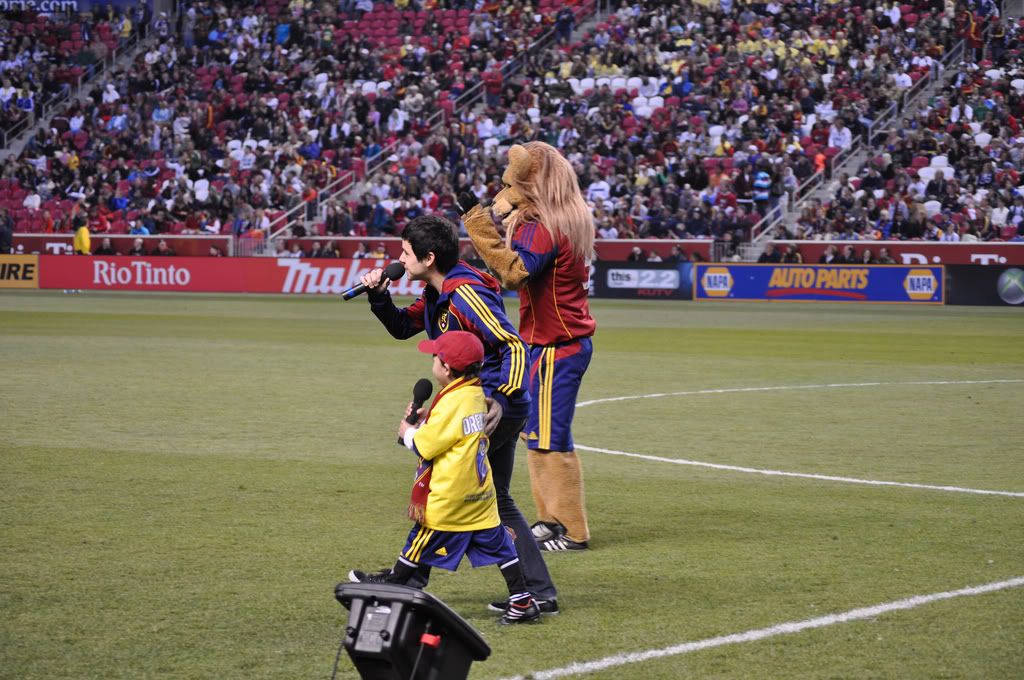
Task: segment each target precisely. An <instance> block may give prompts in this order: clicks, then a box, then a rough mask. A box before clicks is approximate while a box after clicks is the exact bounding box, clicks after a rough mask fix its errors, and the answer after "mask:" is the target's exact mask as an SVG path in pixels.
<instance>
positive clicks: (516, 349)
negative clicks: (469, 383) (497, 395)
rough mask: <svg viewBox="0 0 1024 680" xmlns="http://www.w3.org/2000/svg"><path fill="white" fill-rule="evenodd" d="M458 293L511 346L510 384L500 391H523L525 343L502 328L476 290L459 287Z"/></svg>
mask: <svg viewBox="0 0 1024 680" xmlns="http://www.w3.org/2000/svg"><path fill="white" fill-rule="evenodd" d="M457 292H458V293H459V295H460V296H461V297H462V299H463V300H465V302H466V304H468V305H469V306H470V307H471V308H472V309H473V311H474V312H476V314H477V316H479V317H480V320H481V321H483V322H484V324H485V325H486V326H487V328H489V329H490V331H491V333H493V334H494V335H495V337H497V338H498V339H499V340H501V341H502V342H504V343H505V344H506V345H508V346H509V348H510V349H511V350H512V351H511V362H510V364H509V375H508V382H507V383H506V384H505V385H502V386H501V387H500V388H499V391H500V392H502V393H504V394H511V393H512V392H513V391H515V390H518V389H521V388H522V386H523V378H524V376H525V374H526V364H527V361H526V347H525V346H524V344H523V341H522V340H520V339H519V338H518V337H516V336H515V335H514V334H512V333H509V332H508V331H506V330H505V329H504V328H502V327H501V322H499V321H498V318H497V317H496V316H494V312H492V311H491V308H490V307H488V306H487V303H485V302H484V301H483V300H482V299H481V298H480V296H479V295H478V294H477V292H476V291H475V290H473V289H472V288H471V287H470V286H469V285H462V286H459V288H458V289H457Z"/></svg>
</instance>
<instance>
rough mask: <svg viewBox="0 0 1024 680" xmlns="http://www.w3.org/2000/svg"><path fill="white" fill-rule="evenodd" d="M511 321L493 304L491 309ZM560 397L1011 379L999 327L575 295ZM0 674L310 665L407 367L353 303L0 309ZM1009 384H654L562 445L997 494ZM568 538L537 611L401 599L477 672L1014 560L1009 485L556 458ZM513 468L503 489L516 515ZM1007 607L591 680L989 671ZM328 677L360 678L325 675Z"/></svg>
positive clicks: (954, 576)
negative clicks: (570, 523)
mask: <svg viewBox="0 0 1024 680" xmlns="http://www.w3.org/2000/svg"><path fill="white" fill-rule="evenodd" d="M510 314H511V316H512V317H513V318H515V316H516V311H515V309H514V308H511V309H510ZM594 314H595V316H596V317H597V319H598V323H599V332H598V335H597V337H596V338H595V358H594V362H593V364H592V366H591V369H590V371H589V372H588V374H587V378H586V381H585V383H584V386H583V390H582V394H581V399H583V400H594V399H602V398H607V397H615V396H625V395H643V394H651V393H667V392H692V391H698V390H706V389H716V388H737V387H758V386H778V385H819V384H829V383H862V382H882V383H906V382H914V381H967V380H974V381H979V380H1024V345H1022V343H1021V338H1022V337H1024V316H1022V314H1021V312H1020V310H1014V309H1001V308H956V307H929V308H913V309H906V308H900V307H890V306H884V307H882V306H843V305H796V304H770V305H757V304H744V303H733V304H728V303H722V304H719V303H708V304H705V303H672V302H652V303H646V302H644V303H639V302H638V303H624V302H609V301H598V302H595V303H594ZM0 356H2V357H3V362H4V366H3V370H2V371H0V418H2V421H0V422H2V424H0V485H2V486H0V488H2V492H3V493H2V495H0V508H2V518H3V523H2V525H0V613H2V617H0V677H3V678H52V677H69V678H70V677H75V678H82V677H88V678H140V677H153V678H183V677H185V678H215V677H231V678H240V677H245V678H308V677H325V676H326V675H327V674H328V673H329V671H330V668H331V664H332V662H333V655H334V652H335V650H336V646H337V642H338V636H339V633H340V630H341V628H342V626H343V625H344V622H345V611H344V610H343V609H342V608H341V606H340V605H338V604H337V603H336V602H335V601H334V599H333V587H334V585H335V583H336V582H337V581H339V580H341V579H342V578H343V575H344V574H345V573H346V572H347V571H348V569H350V568H352V567H359V568H377V567H380V566H384V565H386V564H388V563H390V562H391V560H392V559H393V557H394V555H395V554H396V552H397V550H398V549H399V548H400V547H401V545H402V541H403V540H404V537H405V533H406V532H407V531H408V523H407V520H406V519H405V517H404V507H405V503H406V499H407V494H408V486H409V482H410V478H411V474H412V462H411V461H410V460H409V458H408V455H407V454H403V453H402V451H401V449H400V448H398V447H397V446H395V445H394V444H393V431H394V430H395V429H396V427H397V422H398V419H399V417H400V415H401V413H402V410H403V409H404V405H405V404H406V403H407V401H408V398H409V394H410V390H411V387H412V384H413V383H414V382H415V380H416V379H417V378H419V377H425V376H428V375H429V361H428V360H427V359H426V358H425V357H423V356H422V355H420V354H419V353H417V352H416V351H415V349H414V343H413V342H405V343H400V342H396V341H393V340H391V339H390V338H389V337H388V336H387V335H386V333H385V332H384V331H383V329H382V328H381V327H380V326H379V324H377V322H376V320H375V319H373V318H372V317H371V315H370V314H369V312H368V311H367V309H366V306H365V302H362V301H356V302H351V303H347V304H346V303H341V302H339V301H338V300H336V299H319V298H294V297H293V298H284V297H276V298H260V297H255V298H254V297H222V296H161V295H128V294H122V295H103V294H95V293H89V294H85V295H81V296H63V295H56V294H49V293H39V292H36V293H19V294H10V293H7V294H3V295H0ZM1022 390H1024V383H1012V382H1002V383H987V384H949V385H931V386H926V385H905V384H886V385H880V386H874V387H845V388H829V389H808V390H792V391H764V392H732V393H721V394H696V395H687V396H666V397H662V398H656V399H640V400H632V401H621V402H612V403H597V404H593V405H590V406H587V407H585V408H581V409H580V410H579V411H578V413H577V419H576V428H575V433H576V438H577V440H578V442H579V443H580V444H584V445H587V446H595V447H603V448H609V449H617V450H623V451H630V452H635V453H641V454H650V455H655V456H662V457H669V458H685V459H692V460H699V461H706V462H713V463H723V464H729V465H742V466H752V467H761V468H770V469H776V470H788V471H796V472H807V473H816V474H825V475H843V476H850V477H860V478H866V479H880V480H891V481H903V482H917V483H924V484H936V485H957V486H963V487H971V488H980V489H996V490H1009V491H1024V447H1022V445H1021V435H1020V422H1021V421H1020V409H1019V401H1020V394H1021V392H1022ZM582 455H583V457H584V465H585V470H586V478H587V492H588V502H589V506H590V514H591V529H592V532H593V535H594V540H593V547H594V549H593V550H592V551H591V552H590V553H587V554H584V555H554V556H552V557H551V558H550V559H549V566H550V568H551V571H552V573H553V574H554V576H555V579H556V582H557V585H558V586H559V589H560V592H561V597H560V602H561V604H562V606H563V608H564V613H563V614H562V615H561V616H559V617H557V618H554V619H550V620H546V621H545V622H544V623H543V625H540V626H532V627H525V628H523V627H517V628H514V629H513V630H504V629H498V628H497V627H496V626H494V624H493V619H492V618H491V617H490V616H488V615H487V613H486V612H485V611H484V608H483V607H484V605H485V603H486V602H488V601H489V600H490V599H491V598H493V597H495V596H499V595H501V593H502V591H503V588H504V585H503V582H502V580H501V578H500V576H499V574H498V573H497V571H496V570H494V569H482V570H470V569H468V568H467V567H464V568H463V570H461V571H460V572H459V573H458V574H454V575H449V574H445V573H437V575H436V577H435V578H434V581H433V583H432V585H431V590H432V592H434V593H435V594H436V595H438V596H439V597H441V598H442V599H443V600H444V601H445V602H447V603H448V604H449V605H451V606H452V607H454V608H455V609H456V610H457V611H459V612H460V613H462V614H463V615H464V616H466V617H467V619H468V620H469V621H470V623H472V624H473V625H474V626H475V627H477V628H478V629H479V630H480V631H481V632H482V633H483V634H484V636H485V637H486V638H487V640H488V642H489V643H490V644H491V646H492V648H493V654H492V657H491V658H490V659H489V660H488V661H486V662H484V663H478V664H475V665H474V668H473V673H472V677H475V678H499V677H504V676H508V675H512V674H517V673H525V672H528V671H531V670H543V669H546V668H553V667H559V666H563V665H565V664H568V663H570V662H573V661H589V660H594V659H598V658H602V657H604V656H607V655H610V654H617V653H622V652H630V651H641V650H646V649H653V648H660V647H666V646H670V645H674V644H678V643H681V642H686V641H692V640H700V639H703V638H709V637H715V636H719V635H725V634H729V633H737V632H743V631H747V630H751V629H755V628H761V627H766V626H772V625H775V624H778V623H782V622H785V621H793V620H802V619H807V618H814V617H817V616H822V615H825V614H828V613H835V612H842V611H846V610H850V609H854V608H858V607H864V606H870V605H874V604H879V603H883V602H887V601H891V600H896V599H901V598H905V597H909V596H913V595H919V594H926V593H932V592H939V591H946V590H955V589H958V588H962V587H965V586H971V585H980V584H984V583H990V582H994V581H999V580H1003V579H1007V578H1013V577H1017V576H1022V575H1024V532H1022V531H1021V529H1022V527H1024V498H1011V497H998V496H979V495H969V494H954V493H946V492H939V491H927V490H918V489H910V488H880V487H870V486H860V485H852V484H842V483H835V482H826V481H820V480H812V479H788V478H779V477H763V476H760V475H751V474H744V473H739V472H730V471H724V470H714V469H708V468H701V467H689V466H679V465H671V464H667V463H658V462H653V461H647V460H638V459H632V458H623V457H617V456H608V455H603V454H598V453H583V454H582ZM525 473H526V470H525V465H523V464H521V465H520V466H519V467H518V469H517V472H516V479H515V483H514V487H513V490H514V492H515V493H516V496H517V498H518V499H519V501H520V505H522V506H523V507H524V510H525V511H526V513H527V515H528V516H530V517H531V518H532V503H531V501H530V493H529V490H528V489H529V487H528V482H527V480H526V474H525ZM1022 614H1024V589H1013V590H1007V591H1001V592H997V593H991V594H987V595H982V596H976V597H966V598H958V599H955V600H951V601H945V602H938V603H933V604H928V605H925V606H921V607H918V608H916V609H912V610H909V611H903V612H894V613H889V614H885V615H882V616H879V617H877V618H876V619H872V620H867V621H859V622H854V623H847V624H841V625H836V626H831V627H827V628H823V629H818V630H812V631H805V632H802V633H798V634H794V635H785V636H778V637H773V638H770V639H767V640H763V641H760V642H754V643H744V644H737V645H730V646H725V647H719V648H716V649H711V650H705V651H701V652H695V653H691V654H687V655H685V656H679V657H671V658H665V659H660V660H652V661H648V662H644V663H641V664H635V665H628V666H621V667H617V668H614V669H611V670H607V671H604V672H602V673H596V674H594V675H593V677H595V678H644V679H646V678H678V677H715V678H749V677H812V678H817V677H822V678H825V677H828V678H834V677H901V678H933V677H977V678H996V677H1020V673H1021V669H1022V668H1024V616H1022ZM340 677H344V678H355V677H357V674H356V673H355V671H354V670H353V669H352V666H351V664H350V663H349V662H348V661H347V659H343V660H342V672H341V673H340Z"/></svg>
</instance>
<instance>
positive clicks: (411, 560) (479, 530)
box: [349, 331, 540, 624]
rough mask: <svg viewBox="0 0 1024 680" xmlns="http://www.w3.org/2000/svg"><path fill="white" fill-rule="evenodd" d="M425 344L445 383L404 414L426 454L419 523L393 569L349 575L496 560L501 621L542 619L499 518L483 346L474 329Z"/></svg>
mask: <svg viewBox="0 0 1024 680" xmlns="http://www.w3.org/2000/svg"><path fill="white" fill-rule="evenodd" d="M419 350H420V351H421V352H424V353H426V354H433V355H434V365H433V374H434V378H435V379H436V380H437V383H438V385H440V386H441V391H440V392H439V393H438V395H437V396H436V397H435V398H434V401H433V403H432V404H431V405H430V409H429V410H428V411H427V413H426V414H425V418H424V420H422V421H421V422H420V423H419V424H418V425H411V424H409V423H408V422H406V421H405V420H404V419H403V420H402V421H401V423H400V424H399V427H398V436H399V438H400V439H401V440H402V441H403V442H404V443H405V446H406V447H407V448H409V449H411V450H412V452H413V453H415V454H416V455H417V456H418V457H419V459H420V466H419V468H418V469H417V471H416V482H415V484H414V486H413V493H412V502H411V503H410V505H409V515H410V518H412V519H414V520H415V521H416V524H415V525H414V526H413V528H412V531H410V532H409V537H408V538H407V539H406V542H405V548H404V549H403V550H402V552H401V554H399V556H398V561H397V562H395V566H394V567H393V568H392V569H391V571H390V572H387V571H385V572H382V573H380V574H363V573H361V572H359V573H357V572H355V571H353V572H351V573H350V574H349V578H350V579H351V580H354V581H362V582H374V581H380V582H384V583H399V584H405V583H406V582H407V581H409V579H410V578H411V577H412V576H413V575H414V574H415V573H416V570H417V568H418V567H419V566H420V565H421V564H427V565H430V566H433V567H440V568H441V569H448V570H449V571H455V570H456V569H457V568H458V566H459V562H461V561H462V557H463V556H466V557H468V558H469V562H470V564H472V565H473V566H474V567H483V566H487V565H490V564H497V565H498V566H499V568H500V569H501V575H502V576H504V577H505V583H506V585H508V592H509V600H508V606H507V608H506V609H505V613H504V615H502V617H501V618H500V619H499V620H498V623H501V624H511V623H528V622H533V621H538V620H539V619H540V609H539V608H538V607H537V604H536V602H535V601H534V599H533V596H532V595H531V594H530V592H529V591H528V590H527V589H526V580H525V579H524V577H523V570H522V567H521V565H520V564H519V556H518V555H517V554H516V548H515V545H514V544H513V542H512V537H511V536H510V535H509V533H508V531H507V530H506V529H505V527H503V526H502V525H501V520H500V519H499V518H498V503H497V500H496V498H495V491H494V482H493V480H492V478H491V466H490V464H489V463H488V462H487V446H488V443H489V442H488V439H487V435H486V434H484V416H485V415H486V413H487V403H486V401H485V400H484V391H483V388H482V387H481V386H480V378H479V377H478V376H479V372H480V365H481V364H482V363H483V360H484V346H483V344H482V343H481V342H480V339H479V338H477V337H476V336H475V335H474V334H472V333H469V332H466V331H448V332H447V333H443V334H441V335H440V336H438V337H437V338H436V339H434V340H424V341H422V342H420V344H419ZM411 408H412V407H411V406H410V409H411ZM407 415H408V414H407Z"/></svg>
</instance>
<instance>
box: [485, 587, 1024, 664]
mask: <svg viewBox="0 0 1024 680" xmlns="http://www.w3.org/2000/svg"><path fill="white" fill-rule="evenodd" d="M1021 586H1024V576H1018V577H1017V578H1012V579H1009V580H1007V581H997V582H995V583H987V584H985V585H981V586H973V587H970V588H961V589H960V590H949V591H945V592H941V593H931V594H929V595H918V596H916V597H908V598H906V599H904V600H895V601H893V602H884V603H882V604H876V605H874V606H873V607H863V608H861V609H851V610H850V611H847V612H842V613H839V614H829V615H827V616H820V617H818V618H814V619H804V620H803V621H789V622H786V623H780V624H778V625H775V626H770V627H768V628H757V629H755V630H748V631H746V632H743V633H733V634H731V635H722V636H719V637H714V638H707V639H705V640H697V641H695V642H684V643H682V644H678V645H672V646H671V647H662V648H661V649H648V650H645V651H642V652H629V653H625V654H616V655H614V656H606V657H605V658H603V659H598V660H596V661H586V662H577V663H572V664H569V665H568V666H562V667H561V668H551V669H549V670H546V671H537V672H535V673H529V674H527V675H516V676H514V677H511V678H505V679H504V680H549V679H550V678H565V677H569V676H573V675H583V674H584V673H595V672H597V671H603V670H606V669H608V668H614V667H616V666H625V665H627V664H634V663H641V662H644V661H648V660H650V659H660V658H663V657H667V656H678V655H680V654H689V653H690V652H697V651H700V650H702V649H711V648H713V647H721V646H723V645H731V644H736V643H740V642H756V641H757V640H764V639H765V638H770V637H775V636H776V635H788V634H791V633H799V632H801V631H804V630H810V629H813V628H823V627H825V626H832V625H835V624H837V623H848V622H850V621H862V620H864V619H872V618H875V617H876V616H880V615H882V614H886V613H888V612H893V611H900V610H904V609H913V608H915V607H920V606H921V605H925V604H930V603H932V602H939V601H941V600H951V599H953V598H955V597H965V596H968V595H982V594H985V593H992V592H995V591H998V590H1006V589H1008V588H1019V587H1021Z"/></svg>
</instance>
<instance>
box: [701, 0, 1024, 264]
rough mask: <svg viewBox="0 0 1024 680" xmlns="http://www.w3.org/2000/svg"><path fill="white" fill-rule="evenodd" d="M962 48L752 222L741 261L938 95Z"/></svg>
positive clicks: (721, 254)
mask: <svg viewBox="0 0 1024 680" xmlns="http://www.w3.org/2000/svg"><path fill="white" fill-rule="evenodd" d="M1022 4H1024V0H1022ZM965 49H966V46H965V44H964V42H963V41H962V40H961V41H960V42H958V43H957V44H956V45H954V46H953V48H952V49H951V50H950V51H949V52H948V53H947V54H946V55H945V56H944V57H943V58H942V60H941V63H940V65H939V67H938V68H937V69H933V70H932V71H931V73H929V74H928V75H927V76H925V77H923V78H921V79H920V80H918V81H917V82H916V83H914V85H913V87H911V88H909V89H908V90H907V91H906V92H905V93H903V96H902V97H900V100H899V101H898V102H895V103H893V104H892V105H891V106H890V107H889V108H888V109H886V110H885V111H884V112H882V114H880V115H879V116H878V118H877V119H875V120H874V121H872V123H871V124H870V125H869V126H868V128H867V130H866V131H865V132H864V133H863V134H862V135H859V136H858V137H857V138H856V139H854V142H853V144H852V145H851V146H850V148H849V149H846V150H845V151H843V152H842V153H840V154H838V155H836V156H835V157H833V158H831V159H829V160H828V161H827V162H826V166H825V170H823V171H821V172H817V173H815V174H814V175H811V176H810V177H808V178H807V179H806V180H804V182H803V183H802V184H801V185H800V186H799V187H798V188H797V191H796V194H795V197H794V200H793V201H792V202H791V203H789V204H787V205H786V206H785V207H781V208H776V209H775V210H773V211H772V212H770V213H769V214H768V215H766V216H765V217H764V218H762V219H761V221H760V222H758V223H757V224H756V225H754V227H753V228H752V229H751V238H750V241H748V242H746V243H742V244H740V245H739V247H738V248H737V253H736V254H737V255H738V256H739V259H740V260H741V261H744V262H754V261H756V260H757V258H758V257H760V256H761V253H763V252H764V249H765V246H767V245H768V243H769V242H770V241H772V240H774V239H783V238H788V232H789V231H790V229H789V228H790V227H792V226H793V225H794V224H795V223H796V221H797V220H798V219H799V218H800V215H801V213H802V212H803V210H804V207H805V206H806V205H807V204H808V203H809V202H810V201H812V200H815V199H817V200H820V201H822V202H827V201H828V200H829V199H830V198H831V197H832V196H834V195H835V192H836V189H837V187H838V178H839V177H840V176H842V174H843V173H846V174H847V175H849V176H850V177H856V176H857V174H858V173H859V172H860V169H861V168H862V167H864V164H865V163H867V161H868V160H869V159H870V158H874V157H875V156H877V155H878V153H880V148H881V145H882V144H884V142H885V140H886V138H887V137H888V134H889V133H890V132H891V131H892V126H893V124H894V123H897V122H898V121H900V120H902V118H903V115H904V113H905V112H906V111H909V110H912V109H913V108H914V107H917V106H919V105H920V104H921V103H922V102H927V101H929V100H930V99H931V98H932V97H935V96H936V95H938V94H939V93H940V92H941V91H942V90H943V88H945V87H946V86H947V85H948V84H949V82H950V81H951V80H952V78H953V77H955V76H956V73H957V68H956V64H957V63H958V62H960V61H961V60H962V59H963V56H964V50H965ZM726 246H727V244H721V243H716V244H715V252H713V255H714V256H715V257H716V258H717V259H718V260H719V261H721V260H724V259H727V257H728V253H727V252H726Z"/></svg>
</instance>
